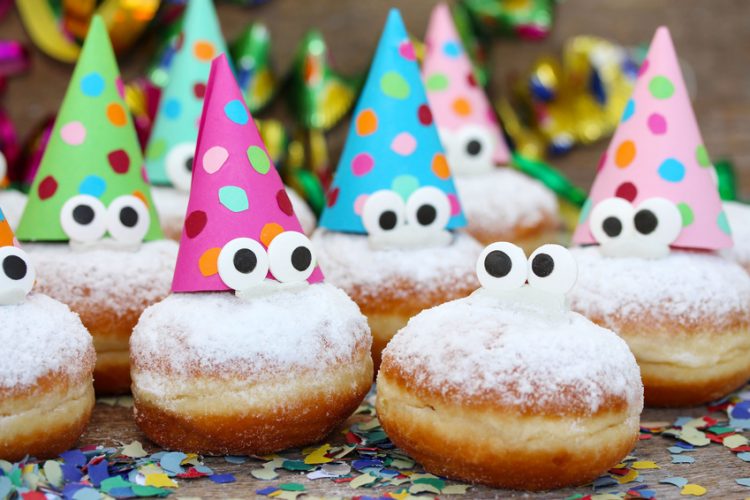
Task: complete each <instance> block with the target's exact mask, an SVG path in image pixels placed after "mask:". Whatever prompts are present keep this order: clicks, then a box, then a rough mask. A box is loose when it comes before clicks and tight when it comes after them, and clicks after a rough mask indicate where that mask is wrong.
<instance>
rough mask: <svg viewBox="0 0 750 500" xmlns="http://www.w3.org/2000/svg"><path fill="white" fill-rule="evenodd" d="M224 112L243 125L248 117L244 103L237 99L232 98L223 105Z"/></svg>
mask: <svg viewBox="0 0 750 500" xmlns="http://www.w3.org/2000/svg"><path fill="white" fill-rule="evenodd" d="M224 114H225V115H227V118H229V119H230V120H232V121H233V122H234V123H236V124H237V125H245V124H246V123H247V122H248V120H249V117H248V116H247V110H246V109H245V105H244V104H242V103H241V102H240V100H239V99H232V100H231V101H229V102H228V103H226V105H225V106H224Z"/></svg>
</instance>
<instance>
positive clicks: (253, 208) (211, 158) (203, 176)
mask: <svg viewBox="0 0 750 500" xmlns="http://www.w3.org/2000/svg"><path fill="white" fill-rule="evenodd" d="M292 232H294V233H295V235H296V233H301V232H302V228H301V227H300V223H299V221H298V220H297V217H296V216H295V214H294V210H293V208H292V204H291V202H290V201H289V198H288V197H287V194H286V191H285V190H284V185H283V184H282V182H281V177H279V174H278V172H277V170H276V168H275V166H274V165H273V162H272V161H271V158H270V157H269V155H268V151H267V150H266V146H265V144H264V143H263V140H262V139H261V137H260V134H259V132H258V128H257V127H256V125H255V122H254V120H253V117H252V116H251V114H250V112H249V111H248V109H247V106H246V105H245V100H244V98H243V96H242V92H241V91H240V88H239V87H238V86H237V82H236V80H235V78H234V74H233V73H232V70H231V68H230V67H229V62H228V61H227V58H226V56H225V55H221V56H219V57H217V58H216V59H214V61H213V62H212V63H211V72H210V74H209V77H208V86H207V88H206V96H205V100H204V104H203V114H202V115H201V122H200V127H199V129H198V143H197V146H196V151H195V162H194V166H193V178H192V184H191V188H190V200H189V201H188V208H187V215H186V218H185V226H184V228H183V232H182V238H181V239H180V250H179V253H178V255H177V265H176V268H175V274H174V280H173V282H172V290H173V291H175V292H199V291H224V290H232V289H237V287H236V286H230V285H231V280H230V279H229V278H227V277H226V276H224V275H222V274H221V273H220V266H221V262H222V261H220V257H221V255H222V250H223V249H225V248H228V247H232V248H234V245H236V244H237V240H238V239H240V238H241V239H243V240H240V243H242V241H245V243H247V245H244V246H243V245H240V247H237V251H235V252H234V253H233V254H232V256H233V258H234V259H235V261H234V262H235V264H238V265H239V264H242V263H245V264H247V262H248V260H247V258H244V257H242V255H243V250H246V251H245V252H244V254H246V255H248V256H249V255H250V253H249V252H254V253H253V255H252V256H250V257H249V258H250V259H256V261H257V259H260V258H261V255H260V253H262V252H266V251H268V250H269V247H270V246H271V244H272V243H273V242H274V240H275V239H277V238H282V236H283V235H284V234H285V233H292ZM244 239H249V240H252V242H249V243H248V242H247V241H246V240H244ZM282 239H283V238H282ZM261 247H262V248H261ZM224 253H226V252H224ZM270 257H271V258H273V255H270ZM254 262H255V261H254ZM240 267H242V266H240ZM251 267H252V268H253V269H256V266H255V265H253V266H251ZM247 269H249V268H246V270H247ZM235 274H237V273H235ZM239 274H242V273H239ZM248 274H249V273H248ZM236 277H237V276H236ZM239 278H242V276H239ZM267 278H270V279H279V278H278V277H276V278H275V277H274V276H273V274H272V273H271V272H270V271H269V272H268V274H267ZM322 280H323V274H322V273H321V272H320V269H319V268H317V267H316V268H315V270H314V271H313V272H312V274H311V275H310V276H309V277H308V278H307V281H308V282H309V283H316V282H320V281H322ZM228 283H229V284H228Z"/></svg>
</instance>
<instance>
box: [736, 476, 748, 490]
mask: <svg viewBox="0 0 750 500" xmlns="http://www.w3.org/2000/svg"><path fill="white" fill-rule="evenodd" d="M735 482H736V483H737V484H739V485H740V486H747V487H748V488H750V477H741V478H739V479H735Z"/></svg>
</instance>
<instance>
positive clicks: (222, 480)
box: [208, 474, 237, 484]
mask: <svg viewBox="0 0 750 500" xmlns="http://www.w3.org/2000/svg"><path fill="white" fill-rule="evenodd" d="M208 478H209V479H210V480H211V481H213V482H214V483H216V484H227V483H233V482H235V481H237V479H235V477H234V475H233V474H214V475H211V476H208Z"/></svg>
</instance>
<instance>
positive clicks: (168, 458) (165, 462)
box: [159, 451, 187, 477]
mask: <svg viewBox="0 0 750 500" xmlns="http://www.w3.org/2000/svg"><path fill="white" fill-rule="evenodd" d="M186 458H187V455H185V454H184V453H182V452H180V451H172V452H169V453H165V454H164V456H163V457H161V460H159V466H161V468H162V469H164V472H166V473H167V475H168V476H170V477H173V476H176V475H177V474H182V473H183V472H185V469H183V468H182V466H181V465H180V463H181V462H182V461H183V460H185V459H186Z"/></svg>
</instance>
